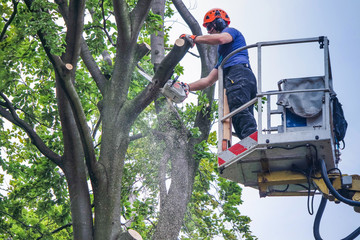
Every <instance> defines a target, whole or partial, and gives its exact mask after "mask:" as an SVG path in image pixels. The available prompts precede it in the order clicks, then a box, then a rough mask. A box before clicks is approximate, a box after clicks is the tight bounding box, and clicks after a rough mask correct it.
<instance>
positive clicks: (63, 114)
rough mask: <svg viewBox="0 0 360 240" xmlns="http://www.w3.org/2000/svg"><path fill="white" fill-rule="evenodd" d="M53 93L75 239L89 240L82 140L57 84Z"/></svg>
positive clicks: (87, 198) (86, 188)
mask: <svg viewBox="0 0 360 240" xmlns="http://www.w3.org/2000/svg"><path fill="white" fill-rule="evenodd" d="M56 90H57V99H58V107H59V114H60V119H61V124H62V130H63V139H64V155H63V157H62V162H63V165H62V166H60V167H61V168H62V170H63V171H64V173H65V177H66V180H67V183H68V188H69V194H70V200H71V213H72V214H71V216H72V226H73V232H74V239H77V240H91V239H93V231H92V227H93V224H92V210H91V203H90V196H89V189H88V185H87V180H86V178H87V177H86V172H85V163H84V153H83V150H82V144H81V139H80V136H79V133H78V130H77V127H76V123H75V120H74V116H73V113H72V110H71V107H70V105H69V102H68V100H67V98H66V96H65V93H64V91H63V89H62V87H61V86H60V84H57V88H56ZM76 146H77V147H76Z"/></svg>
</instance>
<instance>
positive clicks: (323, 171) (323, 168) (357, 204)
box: [320, 159, 360, 207]
mask: <svg viewBox="0 0 360 240" xmlns="http://www.w3.org/2000/svg"><path fill="white" fill-rule="evenodd" d="M320 167H321V175H322V178H323V180H324V182H325V184H326V186H327V188H328V189H329V191H330V192H331V194H332V195H333V196H334V197H335V198H337V199H338V200H339V201H341V202H343V203H346V204H348V205H350V206H353V207H360V202H357V201H353V200H350V199H348V198H344V197H343V196H341V195H340V193H338V191H336V189H335V188H334V187H333V185H332V184H331V182H330V179H329V178H328V175H327V171H326V165H325V161H324V160H323V159H321V160H320Z"/></svg>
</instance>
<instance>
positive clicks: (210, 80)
mask: <svg viewBox="0 0 360 240" xmlns="http://www.w3.org/2000/svg"><path fill="white" fill-rule="evenodd" d="M217 80H218V70H217V69H216V68H214V69H213V70H211V72H210V73H209V75H207V76H206V77H204V78H201V79H199V80H197V81H195V82H193V83H190V84H189V88H190V91H197V90H203V89H205V88H207V87H210V86H211V85H213V84H214V83H215V82H216V81H217Z"/></svg>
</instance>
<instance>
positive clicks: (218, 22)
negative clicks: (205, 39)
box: [213, 18, 228, 32]
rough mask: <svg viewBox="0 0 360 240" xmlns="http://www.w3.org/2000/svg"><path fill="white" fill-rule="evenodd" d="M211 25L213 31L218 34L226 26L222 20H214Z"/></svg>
mask: <svg viewBox="0 0 360 240" xmlns="http://www.w3.org/2000/svg"><path fill="white" fill-rule="evenodd" d="M213 23H214V26H215V27H214V28H215V30H216V31H218V32H222V30H224V29H225V28H226V27H227V26H228V25H227V23H226V22H225V20H224V19H222V18H217V19H215V20H214V22H213Z"/></svg>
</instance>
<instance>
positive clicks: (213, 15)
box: [203, 8, 230, 27]
mask: <svg viewBox="0 0 360 240" xmlns="http://www.w3.org/2000/svg"><path fill="white" fill-rule="evenodd" d="M217 18H221V19H223V20H224V21H225V22H226V23H227V25H229V24H230V18H229V16H228V15H227V13H226V12H225V11H224V10H222V9H220V8H213V9H210V10H209V11H208V12H207V13H206V14H205V17H204V23H203V26H204V27H206V24H207V23H210V22H212V21H214V20H215V19H217Z"/></svg>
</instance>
